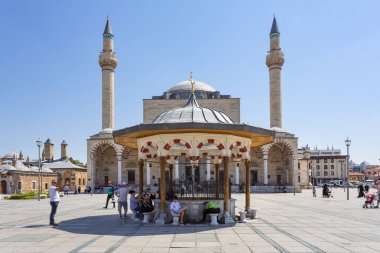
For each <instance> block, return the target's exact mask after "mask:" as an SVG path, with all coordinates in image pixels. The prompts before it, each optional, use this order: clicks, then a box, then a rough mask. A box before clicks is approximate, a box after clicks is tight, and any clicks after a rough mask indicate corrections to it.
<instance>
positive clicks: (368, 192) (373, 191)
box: [358, 180, 380, 208]
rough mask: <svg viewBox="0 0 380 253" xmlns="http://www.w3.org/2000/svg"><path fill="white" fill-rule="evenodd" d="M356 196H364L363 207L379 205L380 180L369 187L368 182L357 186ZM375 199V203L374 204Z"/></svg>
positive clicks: (377, 206) (376, 206)
mask: <svg viewBox="0 0 380 253" xmlns="http://www.w3.org/2000/svg"><path fill="white" fill-rule="evenodd" d="M358 198H365V202H364V204H363V208H368V207H371V208H379V206H380V180H379V181H377V184H376V185H374V186H372V187H370V186H369V185H368V184H366V185H364V186H363V185H362V184H361V185H359V186H358ZM375 201H377V204H376V205H375V203H374V202H375Z"/></svg>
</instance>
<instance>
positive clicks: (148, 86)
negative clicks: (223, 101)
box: [0, 0, 380, 164]
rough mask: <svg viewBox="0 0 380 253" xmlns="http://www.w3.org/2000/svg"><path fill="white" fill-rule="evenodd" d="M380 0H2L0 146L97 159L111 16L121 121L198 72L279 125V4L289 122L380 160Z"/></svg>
mask: <svg viewBox="0 0 380 253" xmlns="http://www.w3.org/2000/svg"><path fill="white" fill-rule="evenodd" d="M379 9H380V1H377V0H373V1H357V0H355V1H348V0H341V1H323V2H322V1H302V0H299V1H280V0H278V1H251V0H246V1H243V0H237V1H227V0H226V1H221V0H197V1H196V0H182V1H177V0H172V1H169V0H162V1H155V0H151V1H145V0H140V1H132V0H130V1H124V0H123V1H94V0H88V1H84V0H81V1H50V0H49V1H48V0H46V1H42V0H41V1H1V2H0V27H1V33H2V39H1V40H0V46H1V52H2V53H1V57H2V60H1V61H0V77H1V78H0V96H1V107H0V116H1V118H0V155H1V156H2V155H4V154H6V153H9V152H11V151H13V150H16V151H19V150H22V151H23V153H24V154H27V155H30V156H31V157H33V158H35V157H37V148H36V145H35V141H36V140H37V139H38V138H39V137H40V138H42V139H44V140H45V139H47V138H51V139H52V141H53V143H54V144H55V158H58V157H59V156H60V143H61V142H62V140H63V139H65V140H66V141H67V142H68V144H69V146H68V151H69V154H70V155H72V156H73V157H74V158H77V159H80V160H82V161H84V162H85V161H86V139H87V138H89V136H90V135H92V134H95V133H97V132H99V131H100V130H101V70H100V67H99V65H98V55H99V52H100V51H101V49H102V33H103V30H104V26H105V22H106V17H107V15H109V16H110V20H111V25H112V30H113V32H114V34H115V51H116V52H117V55H118V59H119V64H118V67H117V69H116V75H115V128H116V129H119V128H124V127H127V126H131V125H135V124H139V123H141V122H142V99H143V98H151V96H153V95H161V94H162V92H163V91H165V90H167V89H168V88H170V87H171V86H172V85H173V84H175V83H177V82H180V81H183V80H186V79H188V77H189V72H190V71H193V77H194V79H196V80H201V81H204V82H207V83H209V84H211V85H212V86H214V87H215V88H216V89H217V90H219V91H221V93H222V94H230V95H232V96H233V97H239V98H241V119H242V122H245V123H249V124H251V125H255V126H261V127H269V81H268V69H267V67H266V65H265V56H266V53H267V50H268V49H269V31H270V27H271V23H272V19H273V13H275V14H276V18H277V21H278V25H279V29H280V32H281V43H282V44H281V47H282V50H283V52H284V53H285V57H286V58H285V64H284V66H283V71H282V74H283V75H282V77H283V79H282V89H283V93H282V97H283V128H284V129H285V130H287V131H288V132H290V133H295V134H296V136H298V138H299V146H302V145H306V144H309V146H311V147H314V146H318V148H325V147H327V145H329V146H330V147H331V145H334V147H335V148H341V149H342V151H343V153H345V152H346V151H345V145H344V140H345V139H346V137H347V136H349V137H350V138H351V140H352V145H351V148H350V153H351V157H352V159H353V160H354V161H356V162H362V161H364V160H365V161H368V162H370V163H371V164H378V163H379V160H378V159H379V158H380V134H379V126H380V117H379V116H380V106H379V99H378V98H379V94H380V76H379V73H380V70H379V65H380V61H379V59H380V50H379V45H380V29H379V24H380V23H379V16H378V10H379Z"/></svg>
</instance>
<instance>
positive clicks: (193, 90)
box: [189, 71, 195, 95]
mask: <svg viewBox="0 0 380 253" xmlns="http://www.w3.org/2000/svg"><path fill="white" fill-rule="evenodd" d="M189 81H190V83H191V94H193V95H194V94H195V88H194V84H195V81H194V80H193V72H191V71H190V80H189Z"/></svg>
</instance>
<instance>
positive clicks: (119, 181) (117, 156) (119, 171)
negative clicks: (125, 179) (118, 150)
mask: <svg viewBox="0 0 380 253" xmlns="http://www.w3.org/2000/svg"><path fill="white" fill-rule="evenodd" d="M116 158H117V184H119V185H121V158H122V157H121V154H118V155H116Z"/></svg>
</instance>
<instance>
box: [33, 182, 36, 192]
mask: <svg viewBox="0 0 380 253" xmlns="http://www.w3.org/2000/svg"><path fill="white" fill-rule="evenodd" d="M35 189H36V182H35V181H33V182H32V190H35Z"/></svg>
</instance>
